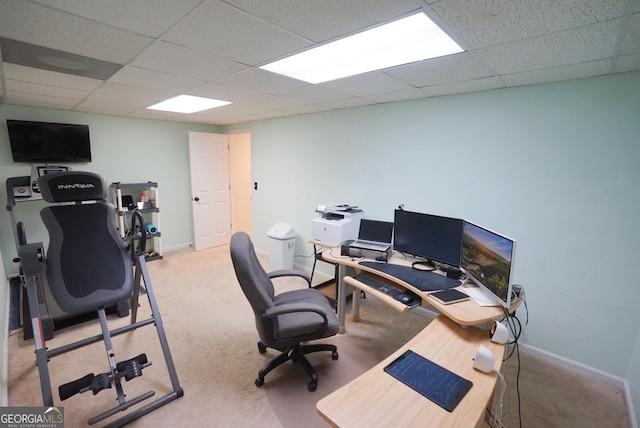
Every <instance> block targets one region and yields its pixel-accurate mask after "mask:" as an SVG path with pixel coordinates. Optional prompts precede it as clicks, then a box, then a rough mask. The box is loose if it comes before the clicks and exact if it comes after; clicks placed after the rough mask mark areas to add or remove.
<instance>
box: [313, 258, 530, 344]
mask: <svg viewBox="0 0 640 428" xmlns="http://www.w3.org/2000/svg"><path fill="white" fill-rule="evenodd" d="M322 257H323V258H324V259H325V260H327V261H328V262H330V263H334V264H337V265H338V278H337V282H338V301H337V312H338V322H339V324H340V329H339V333H341V334H342V333H344V332H345V331H346V327H345V313H346V300H347V299H346V297H347V293H346V285H350V286H353V287H356V288H358V289H361V290H363V291H365V292H367V293H370V294H372V295H374V296H376V297H377V298H379V299H380V300H382V301H383V302H385V303H386V304H388V305H389V306H391V307H392V308H394V309H396V310H398V311H399V312H406V311H408V310H410V309H409V308H408V307H407V306H406V305H404V304H402V303H400V302H398V301H396V300H394V299H392V298H390V297H389V296H387V295H385V294H383V293H381V292H379V291H378V290H374V289H373V288H371V287H368V286H367V285H365V284H362V283H361V282H358V281H356V280H354V279H353V278H350V277H348V276H346V272H347V268H348V267H349V268H353V269H355V270H356V271H366V272H370V273H373V274H375V275H376V276H378V277H380V278H383V279H384V280H386V281H388V282H390V283H393V284H394V285H399V286H400V287H402V288H404V289H407V290H411V291H413V292H414V293H416V294H418V295H420V296H422V306H423V307H432V308H433V309H436V310H437V311H438V312H440V313H442V314H444V315H446V316H447V317H448V318H450V319H452V320H453V321H455V322H456V323H458V324H460V325H466V326H471V325H480V324H485V323H489V322H491V321H493V320H496V319H499V318H501V317H503V316H504V311H503V309H502V308H501V307H497V306H480V305H478V304H477V303H476V302H475V301H474V300H472V299H471V300H467V301H465V302H460V303H455V304H452V305H443V304H441V303H439V302H438V301H436V300H434V299H432V298H430V297H428V296H427V294H426V293H424V292H422V291H420V290H418V289H417V288H415V287H414V286H412V285H411V284H408V283H406V282H404V281H402V280H400V279H398V278H395V277H393V276H391V275H389V274H386V273H384V272H381V271H378V270H375V269H373V268H369V267H366V266H362V265H360V264H359V262H361V261H363V260H369V259H362V258H353V257H350V256H342V255H340V248H339V247H332V248H328V249H326V250H325V251H323V253H322ZM412 261H413V260H411V259H408V258H406V257H403V256H402V255H397V254H394V255H393V256H392V257H391V258H390V259H389V261H388V263H394V264H401V265H409V266H410V265H411V262H412ZM345 277H346V278H345ZM462 290H463V291H464V289H462ZM352 303H353V311H352V320H353V321H359V320H360V293H353V302H352ZM519 304H520V301H519V300H518V301H516V302H515V303H514V304H513V305H512V306H511V308H510V311H513V310H515V309H516V308H517V307H518V306H519Z"/></svg>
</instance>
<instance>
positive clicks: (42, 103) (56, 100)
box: [7, 90, 78, 110]
mask: <svg viewBox="0 0 640 428" xmlns="http://www.w3.org/2000/svg"><path fill="white" fill-rule="evenodd" d="M7 98H10V99H11V102H12V104H16V105H21V106H32V107H43V108H54V109H61V110H72V109H73V107H75V106H76V105H77V104H78V100H74V99H71V98H63V97H54V96H49V95H45V94H29V93H27V92H14V91H13V90H9V91H7Z"/></svg>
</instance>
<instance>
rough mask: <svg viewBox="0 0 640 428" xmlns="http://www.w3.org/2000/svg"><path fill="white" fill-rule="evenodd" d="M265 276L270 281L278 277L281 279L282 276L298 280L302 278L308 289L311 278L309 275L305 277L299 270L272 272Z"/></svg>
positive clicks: (305, 274)
mask: <svg viewBox="0 0 640 428" xmlns="http://www.w3.org/2000/svg"><path fill="white" fill-rule="evenodd" d="M267 275H268V276H269V278H271V279H273V278H279V277H283V276H299V277H300V278H302V279H304V280H305V281H307V284H309V287H311V277H310V276H309V275H307V273H306V272H303V271H301V270H296V269H280V270H274V271H272V272H269V273H267Z"/></svg>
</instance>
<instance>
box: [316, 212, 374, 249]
mask: <svg viewBox="0 0 640 428" xmlns="http://www.w3.org/2000/svg"><path fill="white" fill-rule="evenodd" d="M316 212H317V213H318V216H317V217H316V218H314V219H313V220H312V224H311V238H312V239H313V240H315V241H318V242H322V243H323V244H327V245H331V246H338V245H340V244H341V243H342V242H344V241H346V240H348V239H356V238H357V237H358V230H359V229H360V219H362V216H363V214H364V213H363V211H362V210H361V209H359V208H358V207H357V206H356V205H349V204H334V205H318V207H317V208H316Z"/></svg>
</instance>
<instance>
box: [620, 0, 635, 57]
mask: <svg viewBox="0 0 640 428" xmlns="http://www.w3.org/2000/svg"><path fill="white" fill-rule="evenodd" d="M638 4H639V5H640V2H638ZM620 53H621V54H622V55H629V54H636V53H640V13H636V14H634V15H631V17H630V19H629V28H628V30H627V32H626V34H625V35H624V39H623V41H622V47H621V51H620Z"/></svg>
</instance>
